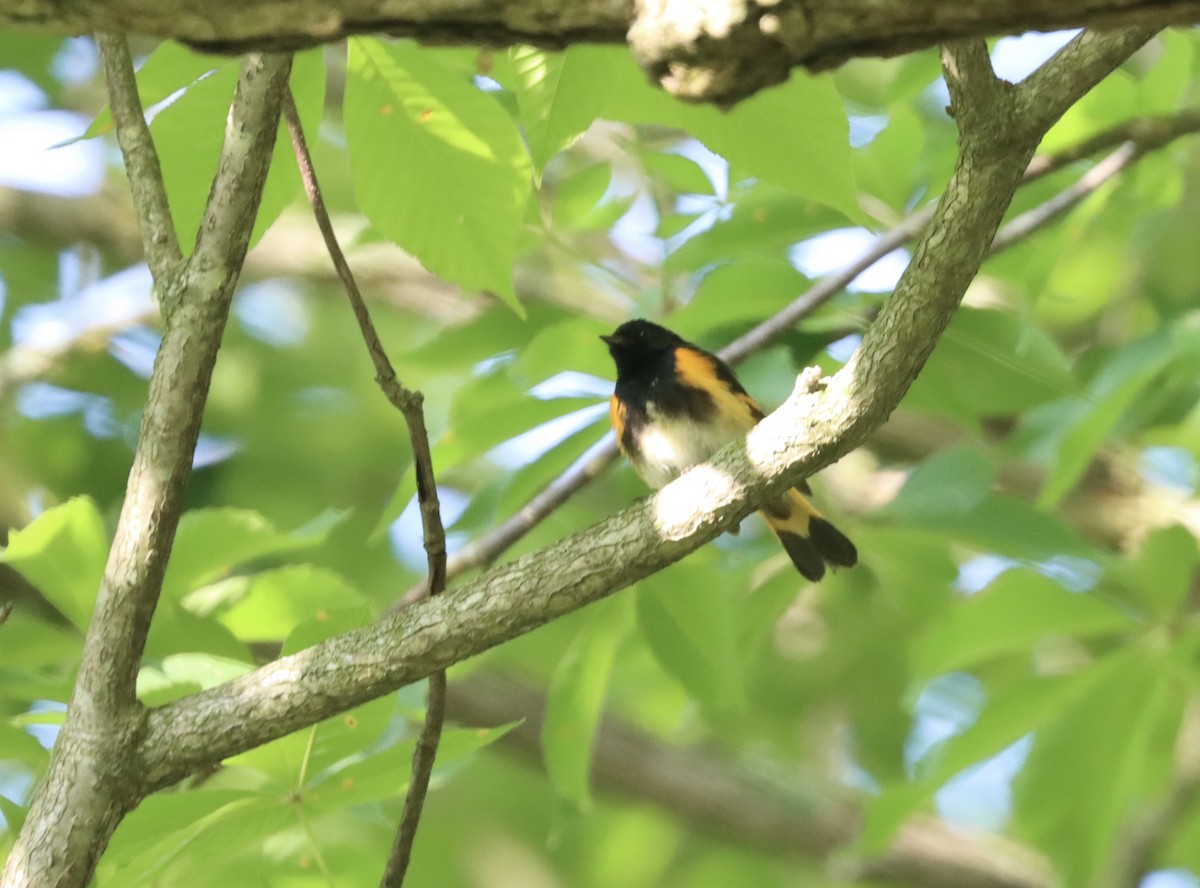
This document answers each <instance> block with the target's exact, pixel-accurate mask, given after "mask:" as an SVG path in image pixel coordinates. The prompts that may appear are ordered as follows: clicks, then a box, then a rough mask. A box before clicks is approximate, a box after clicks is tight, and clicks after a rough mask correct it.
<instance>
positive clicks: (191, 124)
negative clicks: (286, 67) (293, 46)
mask: <svg viewBox="0 0 1200 888" xmlns="http://www.w3.org/2000/svg"><path fill="white" fill-rule="evenodd" d="M237 77H238V65H237V64H228V65H225V66H223V67H220V68H217V69H216V70H215V71H214V72H213V73H212V74H210V75H209V76H207V77H205V78H203V79H202V80H199V81H196V82H195V83H193V84H191V85H190V86H189V87H187V89H186V90H184V92H183V94H182V95H180V96H179V98H177V99H176V100H175V101H173V102H172V103H171V104H170V105H168V106H167V107H166V108H164V109H163V110H162V111H161V112H160V113H159V114H158V115H156V116H155V118H154V120H153V121H151V123H150V132H151V134H152V135H153V136H154V144H155V147H156V148H157V149H158V156H159V161H160V163H161V166H162V171H163V181H164V183H165V184H166V186H167V197H168V199H169V202H170V205H171V218H172V220H173V221H174V222H175V229H176V231H177V232H178V234H179V243H180V246H181V247H182V248H183V250H184V253H185V254H186V253H188V252H189V251H190V250H191V249H192V246H193V245H194V242H195V238H196V232H197V231H198V230H199V227H200V221H201V219H202V217H203V215H204V208H205V205H206V204H207V203H208V196H209V192H210V191H211V190H212V178H213V176H214V175H215V174H216V171H217V161H218V158H219V157H220V153H221V145H222V143H223V142H224V134H225V121H226V118H227V116H228V114H229V104H230V102H231V101H232V99H233V91H234V86H235V85H236V83H237ZM324 77H325V68H324V61H323V59H322V56H321V51H320V50H310V51H308V52H304V53H298V54H297V55H296V56H295V58H294V59H293V62H292V75H291V80H290V84H291V88H292V92H293V95H294V96H295V99H296V107H297V109H298V110H299V112H300V120H301V123H302V124H303V125H304V127H305V130H306V132H307V133H309V134H310V139H311V137H312V135H315V133H316V131H317V123H318V122H319V121H320V114H321V109H322V102H323V99H324V92H325V91H324ZM299 191H300V177H299V173H298V172H297V169H296V162H295V160H294V159H293V155H292V148H291V142H290V141H289V139H288V135H287V130H286V127H284V126H283V125H282V124H281V135H280V136H279V137H277V138H276V142H275V148H274V153H273V155H272V162H271V169H270V171H269V172H268V174H267V180H266V182H265V183H264V185H263V194H262V202H261V204H260V206H259V210H258V216H257V218H256V220H255V223H254V231H253V233H252V235H251V238H250V245H251V246H254V244H255V243H257V242H258V239H259V238H260V237H261V236H262V234H263V232H265V231H266V230H267V228H269V227H270V225H271V223H272V222H274V221H275V219H276V218H278V216H279V214H280V213H281V212H282V211H283V208H284V207H285V206H286V205H287V204H288V203H290V202H291V201H292V200H293V199H294V198H295V197H296V196H297V195H298V194H299Z"/></svg>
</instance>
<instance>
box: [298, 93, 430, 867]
mask: <svg viewBox="0 0 1200 888" xmlns="http://www.w3.org/2000/svg"><path fill="white" fill-rule="evenodd" d="M283 116H284V119H285V120H286V121H287V127H288V133H289V134H290V135H291V139H292V149H293V150H294V151H295V154H296V163H297V164H298V165H299V167H300V178H301V179H302V180H303V181H304V190H305V192H306V193H307V194H308V200H309V203H311V204H312V209H313V215H314V216H315V217H316V220H317V226H318V227H319V228H320V229H321V234H322V236H323V237H324V238H325V246H326V248H327V249H328V250H329V257H330V259H332V260H333V265H334V268H336V269H337V273H338V277H340V278H341V280H342V284H343V286H344V287H345V290H346V296H347V298H348V299H349V300H350V305H351V307H352V308H353V310H354V317H355V318H356V319H357V320H358V326H359V329H360V330H361V331H362V336H363V341H364V342H365V343H366V346H367V352H368V353H369V354H370V356H371V362H372V363H373V364H374V365H375V381H376V382H377V383H378V384H379V387H380V389H382V391H383V393H384V395H385V396H386V397H387V399H388V401H390V402H391V403H392V405H393V406H395V407H396V408H397V409H398V410H399V411H400V412H401V414H403V416H404V421H405V424H406V425H407V426H408V436H409V438H410V440H411V442H412V451H413V466H414V470H415V472H416V476H417V501H418V503H419V504H420V508H421V524H422V526H423V528H424V538H425V555H426V560H427V563H428V578H427V580H426V583H425V585H424V586H423V587H422V589H421V592H422V594H421V596H420V597H421V598H427V597H431V596H433V595H437V594H438V593H439V592H441V591H442V590H443V589H444V588H445V587H446V531H445V528H444V527H443V525H442V518H441V510H440V508H439V505H438V493H437V481H436V479H435V477H434V474H433V457H432V454H431V452H430V448H429V434H428V432H427V431H426V429H425V413H424V410H423V409H422V403H423V398H422V395H421V393H420V392H417V391H413V390H411V389H408V388H406V387H405V386H404V385H403V384H402V383H401V382H400V380H399V379H398V378H397V377H396V371H395V368H393V367H392V363H391V361H390V360H389V359H388V356H387V353H386V352H385V351H384V348H383V343H382V342H381V341H380V339H379V334H378V333H377V332H376V330H375V325H374V324H373V323H372V322H371V315H370V312H369V311H368V310H367V305H366V302H365V301H364V300H363V297H362V293H361V292H360V291H359V289H358V284H357V282H356V281H355V280H354V274H353V272H352V271H351V270H350V264H349V263H348V262H347V261H346V256H345V254H344V253H343V252H342V248H341V246H340V245H339V244H338V241H337V237H336V236H335V234H334V231H333V224H332V222H330V219H329V211H328V210H327V209H326V207H325V201H324V199H323V198H322V197H321V187H320V185H319V184H318V183H317V174H316V170H315V169H314V168H313V162H312V155H311V154H309V151H308V144H307V142H306V141H305V138H304V129H303V127H302V126H301V123H300V114H299V112H298V111H297V110H296V102H295V100H294V98H293V96H292V93H291V91H290V90H289V91H288V92H287V93H286V94H285V96H284V100H283ZM445 716H446V673H445V671H444V670H437V671H435V672H433V673H432V674H430V676H429V691H428V697H427V703H426V711H425V723H424V724H423V725H422V726H421V733H420V736H419V737H418V738H417V744H416V748H415V749H414V750H413V761H412V777H411V779H410V781H409V784H408V793H407V795H406V796H405V799H404V812H403V813H402V814H401V817H400V824H399V826H398V827H397V829H396V839H395V841H394V843H393V844H392V850H391V852H390V853H389V854H388V861H387V866H386V868H385V869H384V873H383V877H382V879H381V880H380V883H379V884H380V886H381V888H399V886H400V885H403V884H404V875H405V873H406V872H407V871H408V864H409V861H410V860H411V859H412V847H413V841H414V840H415V839H416V835H417V827H418V826H419V825H420V822H421V810H422V809H423V807H424V805H425V794H426V793H427V791H428V789H429V778H430V775H431V774H432V773H433V763H434V760H435V759H436V758H437V748H438V742H439V741H440V740H441V736H442V725H443V723H444V721H445Z"/></svg>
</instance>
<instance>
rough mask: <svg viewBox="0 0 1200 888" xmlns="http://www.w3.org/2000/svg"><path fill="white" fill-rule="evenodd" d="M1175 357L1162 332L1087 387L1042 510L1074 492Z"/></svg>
mask: <svg viewBox="0 0 1200 888" xmlns="http://www.w3.org/2000/svg"><path fill="white" fill-rule="evenodd" d="M1174 353H1175V350H1174V348H1173V346H1172V342H1171V334H1170V331H1167V330H1163V331H1160V332H1159V333H1156V334H1154V335H1152V336H1150V337H1148V338H1146V339H1142V340H1140V341H1138V342H1135V343H1133V344H1132V345H1130V346H1127V347H1125V348H1123V349H1121V350H1120V351H1118V352H1117V353H1116V354H1114V355H1113V356H1112V358H1111V359H1110V360H1109V361H1108V362H1106V363H1105V365H1104V367H1103V368H1102V369H1101V370H1100V372H1099V373H1097V374H1096V377H1095V378H1094V379H1093V380H1092V381H1091V383H1090V384H1089V385H1088V390H1087V393H1086V394H1085V395H1084V396H1083V398H1082V400H1081V409H1079V410H1077V411H1073V414H1074V415H1075V416H1077V417H1078V419H1076V421H1075V422H1073V423H1071V424H1069V425H1067V426H1066V429H1065V434H1061V437H1060V438H1059V441H1058V445H1057V447H1056V448H1055V454H1054V459H1053V461H1052V463H1051V466H1050V471H1049V473H1048V474H1047V477H1046V484H1045V486H1044V487H1043V488H1042V493H1041V496H1040V497H1039V500H1038V501H1039V504H1040V505H1041V506H1043V507H1049V506H1053V505H1056V504H1057V503H1058V502H1060V501H1061V500H1062V498H1063V497H1064V496H1066V495H1067V493H1069V492H1070V491H1071V488H1073V487H1074V486H1075V484H1076V482H1077V481H1078V480H1079V479H1080V478H1081V477H1082V476H1083V472H1084V470H1085V469H1086V468H1087V467H1088V464H1089V463H1090V462H1091V461H1092V457H1093V456H1095V454H1096V452H1097V451H1098V450H1099V449H1100V447H1101V445H1103V444H1104V442H1105V441H1106V440H1107V439H1108V436H1109V434H1110V433H1111V432H1112V430H1113V429H1114V428H1115V427H1116V425H1117V423H1118V422H1119V421H1120V419H1121V417H1122V416H1124V414H1125V412H1126V411H1127V410H1128V409H1129V408H1130V406H1131V405H1132V404H1133V402H1134V399H1135V398H1137V397H1138V395H1139V394H1140V393H1141V392H1142V391H1143V390H1144V389H1145V388H1146V386H1148V385H1149V384H1150V383H1151V382H1153V381H1154V380H1155V379H1156V378H1157V377H1158V375H1159V374H1160V373H1161V372H1162V371H1163V368H1164V367H1165V366H1166V365H1167V364H1168V362H1169V361H1170V359H1171V357H1172V356H1173V354H1174ZM1082 405H1086V406H1082Z"/></svg>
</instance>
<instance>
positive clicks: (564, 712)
mask: <svg viewBox="0 0 1200 888" xmlns="http://www.w3.org/2000/svg"><path fill="white" fill-rule="evenodd" d="M628 601H629V600H628V598H627V597H621V598H617V599H610V600H608V601H605V602H603V603H602V605H601V606H596V607H595V609H594V610H593V612H592V614H591V619H590V620H589V622H588V624H587V625H586V626H585V627H584V628H583V630H582V631H581V632H580V633H579V634H578V635H577V636H576V637H575V640H574V641H573V642H571V646H570V647H568V648H567V651H566V653H565V654H563V657H562V659H561V660H560V661H559V663H558V666H557V667H556V668H555V670H554V675H553V676H552V677H551V679H550V687H549V690H548V692H547V695H546V715H545V718H544V720H543V722H542V736H541V740H542V754H543V757H544V759H545V762H546V771H547V773H549V775H550V779H551V780H552V781H553V782H554V786H555V788H556V789H557V790H558V792H559V793H560V794H561V795H562V796H564V797H565V798H566V799H568V800H569V801H571V802H572V803H574V804H575V805H576V806H577V807H579V808H580V809H581V810H584V811H587V810H590V809H591V804H592V796H591V789H590V786H589V773H590V766H591V761H592V740H593V739H594V738H595V734H596V727H597V726H598V725H599V723H600V716H601V714H602V711H603V708H604V698H605V696H606V695H607V693H608V682H609V677H610V676H611V675H612V667H613V660H614V658H615V657H616V654H617V648H618V647H619V646H620V643H621V639H622V637H623V636H624V635H625V633H626V632H627V631H628V629H629V626H630V622H631V613H630V610H629V608H628V607H627V603H628Z"/></svg>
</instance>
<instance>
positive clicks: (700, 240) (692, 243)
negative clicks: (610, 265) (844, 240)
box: [664, 183, 840, 320]
mask: <svg viewBox="0 0 1200 888" xmlns="http://www.w3.org/2000/svg"><path fill="white" fill-rule="evenodd" d="M839 222H840V218H839V217H836V216H835V215H834V214H833V213H832V212H831V211H830V210H827V209H823V208H822V207H821V206H819V205H817V204H814V203H813V202H812V201H811V200H805V199H804V198H803V197H798V196H797V195H795V194H792V193H790V192H787V191H784V190H783V189H781V188H778V187H776V186H774V185H771V184H767V183H758V184H756V185H754V187H752V188H751V189H749V190H748V191H745V192H744V193H741V194H739V195H738V196H737V200H736V202H735V203H734V204H733V207H732V211H731V212H730V214H729V216H728V218H722V219H719V220H718V221H717V222H716V223H715V224H713V225H712V227H710V228H709V229H708V230H706V231H701V232H699V233H697V234H695V235H694V236H693V237H691V238H689V239H688V240H686V241H684V242H683V244H681V245H680V246H679V247H678V248H677V249H676V250H675V251H674V252H673V253H671V254H670V255H668V256H667V259H666V262H665V263H664V265H665V267H666V268H667V269H668V270H671V271H683V270H687V271H693V270H701V269H704V268H705V267H706V266H709V265H713V264H715V263H718V262H735V263H736V262H741V261H743V260H745V259H746V258H747V257H748V256H754V255H755V254H760V255H761V254H767V255H770V256H777V255H779V254H780V253H782V252H783V251H784V250H786V249H787V248H789V247H791V246H792V245H793V244H795V243H796V242H797V241H801V240H804V239H805V238H808V237H812V236H813V235H815V234H820V233H821V232H824V231H827V230H828V229H829V228H831V227H835V226H836V225H838V223H839ZM795 295H799V293H796V294H795ZM746 298H750V297H749V296H747V297H746ZM759 319H760V320H761V316H760V317H759Z"/></svg>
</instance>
